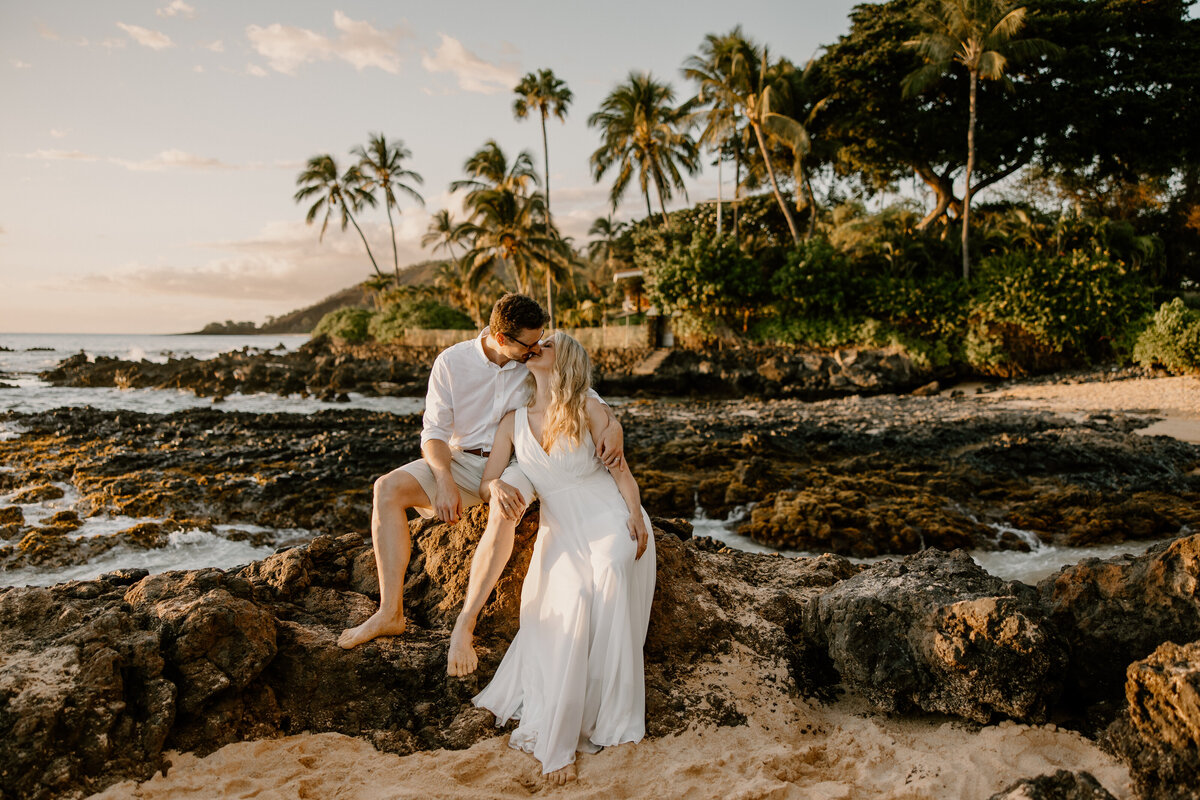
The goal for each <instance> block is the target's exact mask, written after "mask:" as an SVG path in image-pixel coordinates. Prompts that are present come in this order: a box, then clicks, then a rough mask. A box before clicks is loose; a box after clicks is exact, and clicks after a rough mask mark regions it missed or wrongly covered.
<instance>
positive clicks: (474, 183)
mask: <svg viewBox="0 0 1200 800" xmlns="http://www.w3.org/2000/svg"><path fill="white" fill-rule="evenodd" d="M463 172H465V173H467V175H469V176H470V177H468V178H465V179H463V180H457V181H451V183H450V191H452V192H457V191H460V190H462V189H466V190H467V196H466V197H465V198H464V200H463V203H464V205H466V206H468V207H469V206H470V205H471V202H472V197H473V195H474V194H475V193H476V192H479V191H486V190H489V189H506V190H508V191H512V192H517V193H519V194H525V193H526V192H527V191H528V190H529V189H530V188H531V187H535V186H537V183H538V177H537V173H536V172H534V170H533V155H532V154H530V152H529V151H528V150H522V151H521V152H520V153H518V154H517V157H516V159H515V160H514V161H513V162H512V164H509V163H508V156H506V155H505V154H504V151H503V150H501V149H500V145H498V144H496V140H495V139H488V140H487V141H486V142H484V145H483V147H481V148H479V149H478V150H476V151H475V152H474V153H473V154H472V155H471V157H470V158H468V159H467V160H466V161H465V162H464V163H463Z"/></svg>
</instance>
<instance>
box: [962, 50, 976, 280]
mask: <svg viewBox="0 0 1200 800" xmlns="http://www.w3.org/2000/svg"><path fill="white" fill-rule="evenodd" d="M978 85H979V73H978V72H976V71H975V70H971V106H970V107H971V111H970V121H969V122H968V123H967V183H966V186H964V187H963V215H962V223H963V226H962V265H963V280H964V281H965V280H969V279H970V277H971V249H970V247H969V246H968V244H967V237H968V235H969V232H970V224H971V170H973V169H974V168H975V91H976V88H977V87H978Z"/></svg>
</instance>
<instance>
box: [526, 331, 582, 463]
mask: <svg viewBox="0 0 1200 800" xmlns="http://www.w3.org/2000/svg"><path fill="white" fill-rule="evenodd" d="M530 377H531V378H532V376H530ZM590 388H592V361H591V359H590V358H588V354H587V350H585V349H583V345H581V344H580V343H579V342H578V341H576V340H575V339H574V338H572V337H571V336H570V335H568V334H566V333H563V332H562V331H556V332H555V333H554V370H553V372H551V373H550V405H549V406H548V407H547V408H546V419H545V421H544V422H543V423H542V447H543V448H544V449H545V450H546V452H547V453H548V452H550V448H551V447H553V445H554V443H555V442H557V441H558V440H559V439H562V438H564V437H565V438H566V440H567V441H568V442H570V443H571V446H572V447H578V446H579V445H580V443H581V442H582V441H583V436H584V432H585V431H586V430H587V429H588V418H587V398H588V389H590ZM529 404H530V405H533V396H532V395H531V396H530V399H529Z"/></svg>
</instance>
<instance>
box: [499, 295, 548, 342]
mask: <svg viewBox="0 0 1200 800" xmlns="http://www.w3.org/2000/svg"><path fill="white" fill-rule="evenodd" d="M549 321H550V316H549V315H548V314H546V311H545V309H543V308H542V307H541V305H539V304H538V302H537V301H536V300H534V299H533V298H532V297H528V296H526V295H523V294H513V293H512V292H509V293H508V294H506V295H504V296H503V297H501V298H500V299H499V300H497V301H496V305H494V306H492V316H491V317H490V318H489V319H488V327H489V328H490V329H491V332H492V334H493V335H494V334H497V333H503V334H504V335H505V336H507V337H509V338H513V339H515V338H516V336H517V334H518V333H520V332H521V331H531V330H537V329H538V328H544V327H546V323H547V322H549Z"/></svg>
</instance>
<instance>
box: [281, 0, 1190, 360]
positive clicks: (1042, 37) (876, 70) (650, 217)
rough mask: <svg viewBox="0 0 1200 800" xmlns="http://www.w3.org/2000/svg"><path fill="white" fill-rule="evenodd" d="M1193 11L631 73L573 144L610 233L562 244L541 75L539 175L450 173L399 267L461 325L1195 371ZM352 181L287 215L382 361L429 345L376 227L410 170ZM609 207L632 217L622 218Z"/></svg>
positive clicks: (895, 20) (1018, 15)
mask: <svg viewBox="0 0 1200 800" xmlns="http://www.w3.org/2000/svg"><path fill="white" fill-rule="evenodd" d="M1191 8H1192V3H1191V2H1190V0H1139V2H1136V3H1134V2H1132V0H1028V1H1027V2H1023V3H1022V2H1020V1H1019V0H1018V1H1017V2H1012V1H1011V0H887V1H886V2H878V3H864V4H861V5H858V6H856V7H855V8H854V10H853V11H852V12H851V14H850V17H849V20H848V29H847V31H846V33H844V34H843V35H842V36H840V37H839V38H838V39H837V41H834V42H831V43H830V44H828V46H826V47H825V48H823V49H822V50H821V51H820V52H819V53H818V54H817V55H816V56H815V57H813V58H811V59H809V60H807V61H793V60H791V59H790V58H788V57H787V56H786V55H783V54H781V51H782V49H786V46H787V42H786V41H782V42H777V43H776V44H775V46H772V47H768V46H767V45H766V44H765V43H763V42H761V41H756V40H755V39H754V38H753V37H751V36H750V35H749V34H748V33H747V32H745V31H744V30H743V29H741V28H740V27H734V28H732V29H729V30H726V31H725V32H715V33H711V34H708V35H706V36H704V37H702V38H701V39H700V41H698V42H697V46H696V49H695V50H694V52H693V53H691V54H685V55H684V56H683V58H682V59H681V67H680V74H679V77H680V79H681V82H679V83H678V84H673V83H672V81H671V80H670V79H669V78H667V77H665V76H662V75H652V74H650V73H649V72H646V71H643V70H639V69H637V68H636V66H635V67H634V68H633V69H631V70H630V71H629V72H628V74H627V75H626V76H625V77H624V78H623V79H622V80H620V81H619V82H618V83H616V85H614V86H612V87H611V89H610V90H609V91H608V93H607V94H605V95H604V96H603V98H602V99H601V101H600V103H599V106H598V107H597V108H596V109H595V110H594V111H592V113H590V114H589V115H587V116H586V124H587V126H588V127H589V128H591V129H592V130H594V131H595V135H596V137H597V146H596V148H595V149H594V151H593V152H592V153H591V156H590V158H589V163H588V166H589V168H590V172H591V174H592V176H593V178H594V180H595V182H596V183H597V184H599V185H601V186H602V187H603V188H604V189H605V190H606V192H607V196H608V205H609V208H608V209H607V211H608V213H607V214H606V215H605V216H601V217H597V218H596V219H595V221H594V222H593V223H592V224H591V226H590V227H589V228H588V229H587V234H586V241H581V242H578V243H576V242H575V241H573V240H571V239H570V238H569V237H567V236H565V235H564V233H563V232H562V231H561V230H560V229H559V227H558V225H557V224H556V223H557V222H558V221H559V218H560V217H562V218H564V219H565V217H563V215H562V214H561V212H560V213H559V215H558V216H553V215H552V214H551V208H550V175H551V173H550V170H549V156H550V152H549V151H550V147H549V138H550V137H549V135H548V128H547V121H548V120H549V119H550V118H551V117H555V118H557V119H559V120H560V121H562V122H563V123H564V124H577V123H574V122H569V121H568V119H567V111H568V109H569V108H570V107H571V105H572V103H573V102H574V101H575V98H574V95H573V93H572V92H571V90H570V89H569V88H568V87H567V85H566V83H565V82H564V81H563V80H562V79H561V78H559V77H558V76H557V75H556V74H555V73H554V71H553V70H551V69H539V70H537V71H534V72H530V73H528V74H526V75H525V76H523V77H522V78H521V80H520V81H519V83H518V84H517V85H516V86H515V87H514V95H513V104H512V111H513V114H514V115H515V116H516V117H517V118H518V119H529V118H535V119H538V120H539V121H540V122H541V129H540V136H541V142H540V143H541V158H540V163H538V159H536V158H535V156H534V155H533V150H532V149H522V150H520V151H518V152H517V153H516V154H515V156H510V154H508V153H505V152H504V150H502V149H501V147H500V146H499V145H498V144H497V143H496V142H495V141H491V140H489V141H487V142H486V143H485V144H484V145H483V146H482V147H481V148H480V149H479V150H477V151H476V152H475V153H473V154H471V155H470V156H469V157H468V158H467V159H466V161H465V162H464V165H463V173H464V175H463V177H462V178H461V179H459V180H456V181H454V182H452V183H451V184H450V187H449V189H450V191H451V193H453V194H454V196H455V197H456V198H457V199H458V200H459V201H460V202H461V205H462V212H461V215H459V213H458V212H457V211H455V212H453V213H452V212H451V210H449V209H439V210H437V211H435V212H434V213H432V214H431V215H429V216H428V218H429V220H430V221H429V225H428V230H427V233H426V235H425V236H424V237H423V238H422V245H423V246H424V247H427V248H429V249H430V250H431V251H432V253H433V254H434V255H435V256H436V257H438V258H441V259H443V262H442V263H441V265H440V266H439V267H438V269H437V271H436V273H435V274H434V276H433V277H432V278H431V279H430V280H429V283H428V285H427V286H426V287H424V288H423V290H422V291H424V292H425V294H424V295H423V298H424V299H423V300H422V302H425V301H429V302H432V303H438V304H441V305H442V306H443V307H447V308H452V309H458V310H460V311H461V312H463V314H464V315H465V318H466V319H469V320H471V321H473V323H474V324H476V325H478V324H481V323H482V322H483V316H485V315H486V309H487V307H488V305H489V303H490V301H491V299H492V298H493V297H494V296H495V295H496V294H497V293H498V292H500V291H502V290H506V289H507V290H516V291H523V292H526V293H530V294H533V295H534V296H535V297H538V299H539V300H543V301H544V302H545V303H547V305H549V306H551V307H552V308H553V309H554V317H555V320H556V322H558V323H559V324H571V325H588V324H606V323H610V322H614V321H617V320H627V319H631V318H640V315H641V314H642V313H643V312H644V311H645V310H646V308H647V306H650V307H652V308H653V310H654V311H655V312H657V313H659V314H661V315H666V316H669V317H670V319H671V321H672V327H673V328H674V329H675V331H676V332H677V333H679V334H683V335H684V336H685V337H690V338H691V339H692V340H693V341H696V342H703V341H706V340H716V339H729V340H736V341H740V342H751V343H753V342H775V343H793V344H796V345H798V346H816V347H834V346H842V345H852V344H855V345H891V346H896V347H902V348H904V349H906V350H907V351H908V352H910V353H912V354H913V355H914V356H915V357H916V358H917V359H918V360H923V361H924V362H926V363H928V364H930V365H966V366H968V367H970V368H972V369H975V370H977V371H980V372H984V373H989V374H1019V373H1022V372H1030V371H1037V370H1044V369H1054V368H1058V367H1061V366H1063V365H1067V364H1076V363H1081V362H1087V361H1098V360H1104V359H1110V358H1113V357H1119V358H1127V359H1135V360H1137V361H1139V362H1141V363H1144V364H1147V365H1158V366H1162V367H1165V368H1167V369H1172V370H1182V369H1191V368H1194V365H1195V363H1196V360H1197V358H1198V356H1197V352H1198V351H1200V345H1197V344H1196V343H1195V338H1196V337H1197V336H1198V335H1200V334H1197V333H1195V331H1196V330H1197V328H1198V325H1200V324H1198V323H1197V322H1196V317H1197V314H1200V312H1197V311H1196V310H1195V307H1196V306H1198V305H1200V301H1198V300H1197V292H1198V291H1200V145H1198V142H1200V139H1197V138H1196V137H1195V135H1194V132H1195V131H1196V130H1200V104H1197V103H1195V102H1194V98H1195V96H1196V94H1197V92H1200V20H1197V19H1193V18H1192V15H1191V13H1190V9H1191ZM530 144H531V145H533V141H530ZM352 155H353V156H354V157H355V158H356V159H357V160H356V162H355V163H354V164H353V165H352V166H350V167H349V168H347V169H345V170H341V169H340V168H339V167H338V166H337V164H336V163H335V162H334V160H333V157H332V156H330V155H320V156H316V157H314V158H313V159H311V160H310V161H309V162H308V165H307V166H306V168H305V170H304V172H303V173H301V175H300V177H299V178H298V184H299V186H298V191H297V193H296V199H297V202H303V203H305V206H306V209H307V216H306V219H307V221H308V222H309V223H315V222H316V221H317V219H318V218H320V219H321V236H322V237H323V236H324V233H325V230H326V228H327V226H328V224H329V222H330V220H331V219H332V220H336V221H337V222H338V223H339V224H340V226H341V227H342V228H343V229H345V228H347V227H348V226H353V227H354V228H355V230H356V231H357V232H358V236H359V239H361V241H362V244H363V245H364V250H366V254H367V256H368V258H367V261H369V263H370V265H371V267H372V271H373V277H372V278H371V279H369V281H367V282H366V283H364V286H367V287H369V291H370V293H371V297H372V298H373V304H374V305H375V309H374V311H373V312H370V313H374V314H385V313H386V314H389V315H390V316H389V317H388V319H390V320H394V323H388V324H387V325H385V324H384V323H383V322H382V321H380V322H377V323H375V325H374V330H376V331H377V332H381V334H380V335H391V333H383V332H385V331H387V332H394V331H397V330H399V329H400V327H401V326H402V324H403V325H409V326H410V327H411V326H413V325H415V323H414V320H418V319H419V320H420V321H423V322H428V321H430V320H433V319H435V318H437V319H441V318H440V317H437V316H436V314H434V315H425V316H420V315H414V314H412V313H409V312H402V311H400V310H397V309H393V306H395V305H396V304H397V303H399V302H400V294H403V293H401V292H400V288H401V286H400V285H401V283H402V269H401V267H400V265H399V258H398V255H397V249H396V247H395V235H394V228H395V226H394V222H393V219H392V215H393V212H399V211H401V209H400V205H399V204H398V203H397V200H398V199H402V200H405V201H412V202H419V201H420V195H419V194H418V192H417V189H416V188H415V187H416V186H419V185H420V183H421V182H420V178H419V176H418V175H416V174H415V173H413V172H411V170H409V169H408V165H409V163H410V159H411V156H410V155H409V153H408V151H407V150H406V149H405V148H404V147H403V144H402V143H401V142H400V141H399V140H396V139H387V138H385V137H384V136H383V135H382V134H372V135H371V137H370V139H369V143H368V145H367V146H365V147H360V148H355V150H354V151H352ZM710 165H711V166H715V167H716V168H717V175H718V178H719V183H718V191H717V197H716V201H715V202H712V201H699V200H697V199H696V198H691V197H689V196H688V191H687V190H688V187H689V183H688V178H689V177H691V176H695V175H697V174H698V173H699V171H700V169H701V167H702V166H710ZM730 173H732V184H733V185H732V187H731V188H732V191H730V192H727V191H726V187H727V182H728V181H729V179H730ZM631 187H636V188H635V190H634V191H635V193H636V195H640V197H637V198H636V200H635V201H634V202H633V203H630V204H624V205H623V201H625V200H627V199H629V194H630V192H629V189H630V188H631ZM693 201H696V202H693ZM379 205H382V206H384V210H386V212H387V219H388V223H389V230H392V231H393V236H392V242H393V244H392V253H393V264H392V269H391V270H388V271H387V274H385V273H384V272H383V271H381V270H380V268H379V265H378V263H377V262H376V258H375V253H373V252H371V249H370V245H369V242H368V237H367V236H365V235H364V234H363V229H362V227H361V226H360V220H361V218H362V217H363V216H364V215H366V214H368V213H371V211H372V210H373V209H375V208H377V207H378V206H379ZM635 208H636V209H638V210H636V211H634V210H633V209H635ZM643 209H644V213H643V211H642V210H643ZM631 212H632V213H631ZM404 213H407V212H404ZM376 230H378V229H376ZM577 230H580V231H582V230H583V226H581V227H580V228H578V229H577ZM581 238H582V237H581ZM371 241H372V242H374V241H378V239H372V240H371ZM398 293H399V294H398ZM404 302H406V303H409V305H410V306H411V303H412V301H411V298H409V299H406V300H404ZM1155 309H1157V311H1156V310H1155ZM439 313H440V312H439ZM350 319H351V318H350V317H346V320H344V322H345V325H350V323H349V320H350ZM355 319H357V318H355ZM381 320H382V317H381ZM459 321H460V322H461V321H462V320H461V319H460V320H459ZM354 324H355V325H357V324H358V323H354ZM447 324H449V323H447ZM369 328H370V321H368V323H367V329H366V330H367V332H366V334H364V335H370V330H369ZM354 330H355V331H357V330H358V328H357V327H355V328H354Z"/></svg>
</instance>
